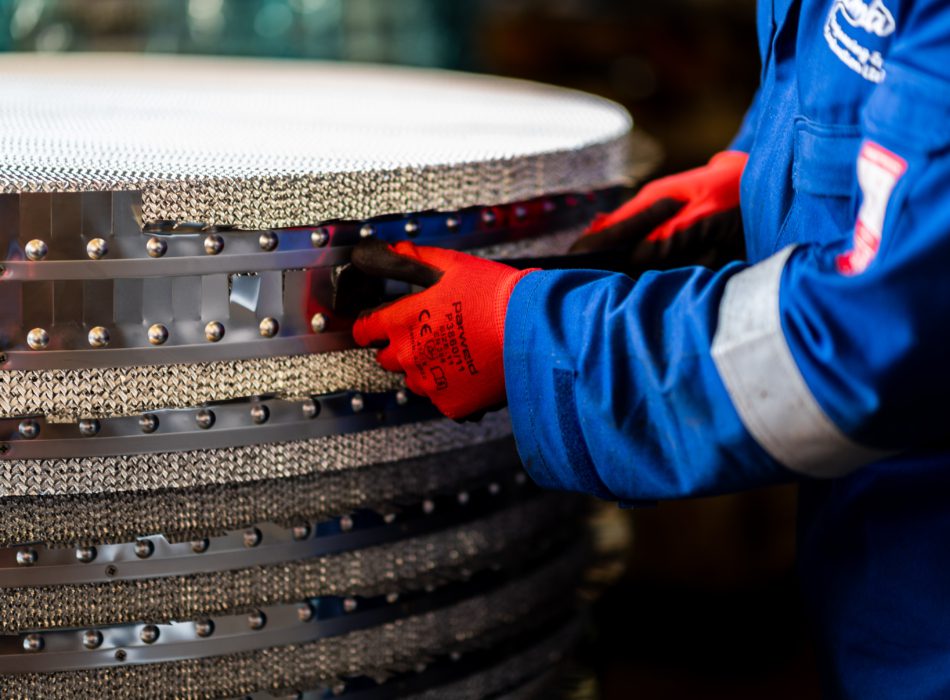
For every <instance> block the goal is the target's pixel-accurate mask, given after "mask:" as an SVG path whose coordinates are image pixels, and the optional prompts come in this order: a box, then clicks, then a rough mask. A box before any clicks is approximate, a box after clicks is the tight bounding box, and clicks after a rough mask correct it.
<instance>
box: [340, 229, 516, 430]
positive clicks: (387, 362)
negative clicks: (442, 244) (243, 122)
mask: <svg viewBox="0 0 950 700" xmlns="http://www.w3.org/2000/svg"><path fill="white" fill-rule="evenodd" d="M352 262H353V264H354V265H355V266H356V267H358V268H359V269H360V270H362V271H363V272H366V273H369V274H371V275H377V276H380V277H386V278H389V279H395V280H401V281H403V282H409V283H410V284H415V285H420V286H423V287H427V289H425V290H423V291H421V292H417V293H415V294H410V295H408V296H405V297H403V298H401V299H399V300H398V301H395V302H393V303H392V304H388V305H386V306H382V307H380V308H378V309H375V310H374V311H372V312H370V313H369V314H367V315H363V316H361V317H360V318H359V319H357V321H356V323H355V324H354V326H353V338H354V339H355V340H356V342H357V344H359V345H364V346H365V345H370V344H373V345H376V346H377V347H378V346H379V345H380V344H382V343H388V344H387V345H386V346H385V347H383V348H382V349H381V350H380V351H379V352H378V353H377V354H376V359H377V360H378V361H379V364H381V365H382V366H383V367H384V368H385V369H388V370H390V371H392V372H405V373H406V386H408V387H409V389H410V390H412V391H414V392H415V393H417V394H422V395H423V396H428V397H429V399H430V400H431V401H432V403H434V404H435V405H436V407H437V408H438V409H439V410H440V411H442V413H444V414H445V415H446V416H448V417H449V418H455V419H461V418H465V417H467V416H470V415H472V414H473V413H478V412H482V411H485V410H486V409H489V408H497V407H501V406H503V405H504V404H505V370H504V363H503V361H502V348H503V345H504V334H505V314H506V312H507V310H508V299H509V298H510V297H511V293H512V291H513V290H514V288H515V285H516V284H517V283H518V281H519V280H520V279H521V278H522V277H524V276H525V275H527V274H529V273H531V272H533V270H516V269H514V268H512V267H509V266H507V265H502V264H501V263H496V262H492V261H491V260H485V259H483V258H477V257H475V256H472V255H467V254H465V253H459V252H457V251H454V250H445V249H442V248H428V247H416V246H414V245H413V244H412V243H397V244H396V245H395V246H389V245H387V244H385V243H383V242H382V241H366V242H364V243H361V244H360V245H358V246H357V247H356V249H355V250H354V251H353V258H352Z"/></svg>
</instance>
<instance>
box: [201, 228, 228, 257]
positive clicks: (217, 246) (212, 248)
mask: <svg viewBox="0 0 950 700" xmlns="http://www.w3.org/2000/svg"><path fill="white" fill-rule="evenodd" d="M222 250H224V239H223V238H221V236H219V235H217V234H214V233H212V234H211V235H209V236H207V237H205V253H207V254H208V255H217V254H218V253H220V252H221V251H222Z"/></svg>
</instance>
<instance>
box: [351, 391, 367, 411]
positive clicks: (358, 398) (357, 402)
mask: <svg viewBox="0 0 950 700" xmlns="http://www.w3.org/2000/svg"><path fill="white" fill-rule="evenodd" d="M365 407H366V401H365V400H364V399H363V395H362V394H353V398H351V399H350V408H352V409H353V413H359V412H360V411H362V410H363V409H364V408H365Z"/></svg>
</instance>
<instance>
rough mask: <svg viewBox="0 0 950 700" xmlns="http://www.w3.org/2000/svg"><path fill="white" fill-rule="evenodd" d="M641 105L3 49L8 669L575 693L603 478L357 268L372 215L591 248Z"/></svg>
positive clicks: (438, 242)
mask: <svg viewBox="0 0 950 700" xmlns="http://www.w3.org/2000/svg"><path fill="white" fill-rule="evenodd" d="M630 128H631V123H630V119H629V117H628V115H627V114H626V112H624V111H623V110H622V109H621V108H620V107H618V106H616V105H614V104H612V103H610V102H607V101H605V100H602V99H598V98H595V97H592V96H589V95H585V94H581V93H577V92H571V91H567V90H560V89H555V88H550V87H545V86H539V85H535V84H531V83H524V82H515V81H506V80H501V79H494V78H482V77H476V76H469V75H461V74H451V73H444V72H436V71H419V70H406V69H395V68H379V67H354V66H343V65H321V64H312V63H309V64H308V63H287V62H265V61H239V60H227V61H223V60H199V59H181V58H168V57H165V58H145V57H130V56H101V55H100V56H79V55H70V56H63V57H39V56H30V57H25V56H22V57H20V56H5V57H2V58H0V224H2V225H0V244H2V251H3V253H2V260H0V266H2V273H0V695H2V696H3V697H24V698H26V697H30V698H32V697H45V698H72V697H87V696H99V697H122V698H127V697H143V698H145V697H147V698H159V697H193V698H244V697H251V698H261V699H264V698H286V697H296V698H308V699H316V698H325V697H330V696H334V697H343V698H349V699H350V700H369V699H370V698H389V697H405V698H410V697H412V698H447V697H449V698H482V697H492V698H516V697H529V696H535V695H539V694H543V693H545V688H546V687H547V685H546V684H547V682H548V681H549V680H550V678H551V670H552V668H554V667H555V665H556V661H557V660H558V659H560V658H561V657H562V656H563V655H564V654H565V653H567V651H568V650H569V649H570V647H571V645H572V644H573V642H574V640H575V639H576V637H577V631H578V629H579V625H578V621H577V611H576V609H575V606H574V591H575V588H576V585H577V584H578V582H579V581H580V580H581V577H582V575H583V571H584V568H585V566H586V565H587V564H588V562H589V561H590V547H589V538H588V536H587V534H586V528H585V526H584V524H583V522H584V520H583V519H584V510H585V506H584V502H583V501H578V500H577V499H576V498H574V497H571V496H567V495H564V494H545V493H542V492H541V491H540V490H539V489H537V488H536V487H534V486H533V485H532V484H531V483H530V481H529V480H528V479H527V478H526V476H525V474H524V473H523V471H522V470H521V468H520V464H519V462H518V457H517V454H516V451H515V448H514V443H513V440H512V438H511V427H510V424H509V422H508V417H507V414H506V413H505V412H503V411H502V412H497V413H493V414H489V415H487V416H486V417H485V418H484V419H482V420H481V421H479V422H475V423H455V422H453V421H449V420H446V419H444V418H441V417H440V416H439V414H438V413H437V412H436V411H435V410H434V408H433V407H432V406H431V405H430V404H429V403H428V402H427V401H426V400H424V399H422V398H419V397H417V396H414V395H412V394H411V393H409V392H407V391H406V390H405V388H404V387H403V385H402V380H401V378H400V377H399V376H398V375H395V374H390V373H387V372H384V371H382V370H381V369H380V368H379V367H378V366H377V365H376V364H375V362H374V360H373V357H372V352H371V351H365V350H360V349H357V348H355V347H354V345H353V343H352V340H351V338H350V332H349V331H350V326H351V324H352V320H353V319H352V317H351V316H350V315H347V314H348V313H349V312H346V313H344V312H342V311H340V310H339V309H340V307H338V306H337V305H335V303H334V301H335V300H334V294H336V293H337V292H339V293H349V292H348V291H347V292H344V291H343V290H342V289H338V288H337V286H336V281H337V279H338V275H339V271H340V269H341V266H343V265H346V263H347V262H348V260H349V255H350V252H351V250H352V247H353V246H354V245H356V244H357V243H358V242H359V241H360V240H363V239H366V238H373V237H375V238H379V239H382V240H385V241H399V240H413V241H415V242H417V243H419V244H423V245H435V246H444V247H451V248H456V249H461V250H468V251H472V252H474V253H476V254H480V255H487V256H491V257H494V258H504V257H518V256H522V257H523V256H541V255H552V254H558V253H562V252H563V251H564V250H565V249H566V247H567V245H569V243H570V241H571V240H573V238H574V237H575V236H576V235H577V234H578V232H579V231H581V230H583V228H584V227H585V226H586V225H587V223H589V221H590V220H591V218H592V217H593V216H594V214H595V213H596V212H598V211H602V210H606V209H609V208H611V207H612V206H614V205H615V204H616V203H617V200H618V198H619V196H620V191H621V190H620V188H621V187H622V185H623V184H624V183H625V175H626V173H627V170H628V153H627V149H626V143H627V137H628V133H629V131H630Z"/></svg>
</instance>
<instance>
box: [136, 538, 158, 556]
mask: <svg viewBox="0 0 950 700" xmlns="http://www.w3.org/2000/svg"><path fill="white" fill-rule="evenodd" d="M154 551H155V544H154V543H153V542H152V540H147V539H141V540H136V541H135V556H137V557H138V558H139V559H148V558H149V557H150V556H152V552H154Z"/></svg>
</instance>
